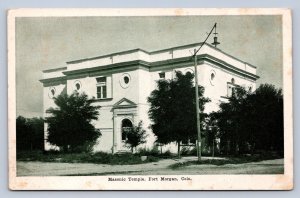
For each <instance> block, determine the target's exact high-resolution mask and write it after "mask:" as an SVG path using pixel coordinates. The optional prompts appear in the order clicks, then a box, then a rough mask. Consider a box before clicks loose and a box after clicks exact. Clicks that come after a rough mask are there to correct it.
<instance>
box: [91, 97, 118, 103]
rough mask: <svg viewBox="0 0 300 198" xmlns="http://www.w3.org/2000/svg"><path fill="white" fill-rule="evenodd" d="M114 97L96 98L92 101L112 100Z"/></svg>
mask: <svg viewBox="0 0 300 198" xmlns="http://www.w3.org/2000/svg"><path fill="white" fill-rule="evenodd" d="M112 99H113V98H95V99H93V100H92V101H93V102H98V101H110V100H112Z"/></svg>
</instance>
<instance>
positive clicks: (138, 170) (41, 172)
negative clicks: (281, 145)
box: [17, 157, 283, 176]
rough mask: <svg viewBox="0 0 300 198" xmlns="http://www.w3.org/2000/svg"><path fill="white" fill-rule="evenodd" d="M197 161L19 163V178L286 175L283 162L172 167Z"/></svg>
mask: <svg viewBox="0 0 300 198" xmlns="http://www.w3.org/2000/svg"><path fill="white" fill-rule="evenodd" d="M191 160H196V158H195V157H184V158H182V159H180V160H176V159H164V160H160V161H159V162H153V163H147V164H137V165H107V164H90V163H53V162H17V175H18V176H62V175H112V174H114V175H124V174H130V175H150V174H153V175H157V174H166V175H168V174H279V173H283V159H277V160H265V161H261V162H252V163H245V164H226V165H222V166H216V165H210V164H204V165H191V166H187V167H182V168H179V169H176V170H173V169H170V168H168V166H170V165H171V164H175V163H178V162H186V161H191Z"/></svg>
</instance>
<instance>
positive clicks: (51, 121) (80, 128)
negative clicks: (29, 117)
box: [46, 92, 101, 152]
mask: <svg viewBox="0 0 300 198" xmlns="http://www.w3.org/2000/svg"><path fill="white" fill-rule="evenodd" d="M54 103H55V104H56V106H57V107H56V108H50V109H48V110H47V113H49V114H50V116H49V117H47V118H46V122H47V123H48V137H47V141H48V142H49V143H50V144H53V145H56V146H58V147H60V149H62V150H63V151H73V152H76V151H89V150H91V149H92V147H93V146H94V145H95V143H96V141H97V139H98V138H99V137H100V136H101V132H100V131H99V130H98V129H96V128H95V127H94V126H93V125H92V123H91V122H92V121H93V120H97V119H98V115H99V112H98V109H100V106H93V105H92V100H91V99H88V96H87V95H86V94H85V93H82V94H79V93H77V92H74V93H73V94H71V95H67V94H65V93H63V94H61V95H59V96H58V97H57V98H54Z"/></svg>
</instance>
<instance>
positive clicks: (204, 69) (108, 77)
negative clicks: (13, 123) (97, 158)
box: [41, 43, 258, 153]
mask: <svg viewBox="0 0 300 198" xmlns="http://www.w3.org/2000/svg"><path fill="white" fill-rule="evenodd" d="M200 45H201V43H195V44H190V45H184V46H178V47H173V48H169V49H163V50H159V51H153V52H147V51H145V50H142V49H134V50H129V51H123V52H118V53H113V54H108V55H103V56H99V57H93V58H86V59H80V60H74V61H69V62H67V63H66V66H65V67H61V68H57V69H50V70H45V71H43V79H42V80H41V82H42V83H43V87H44V96H43V99H44V117H47V113H46V110H47V109H49V108H50V107H55V104H54V102H53V97H55V96H57V95H59V94H60V93H63V92H64V93H68V94H71V93H72V92H74V91H78V92H85V93H86V94H87V95H88V96H89V97H94V104H95V105H99V106H101V109H100V115H99V119H98V121H95V123H94V124H95V127H96V128H98V129H100V130H101V133H102V136H101V137H100V138H99V141H98V143H97V145H96V146H95V148H94V150H95V151H105V152H113V153H116V152H122V151H126V150H128V148H127V147H126V146H125V140H126V133H124V131H126V128H128V127H131V126H133V125H137V124H138V122H139V121H143V126H144V128H145V129H146V130H147V133H148V137H147V143H145V144H144V145H142V147H147V148H151V147H152V146H153V144H154V142H155V136H154V134H153V133H152V132H151V131H150V129H148V126H149V125H150V120H149V118H148V109H149V104H148V103H147V97H148V96H149V95H150V93H151V92H152V91H153V90H154V89H155V88H156V81H157V80H159V79H171V78H173V77H174V76H175V71H181V72H183V73H187V72H191V73H194V61H193V58H192V52H194V49H198V48H199V47H200ZM197 59H198V62H197V70H198V76H197V78H198V82H199V85H202V86H204V88H205V96H206V97H209V98H210V99H211V102H209V103H207V104H206V106H205V111H206V112H207V113H209V112H211V111H216V110H218V106H219V104H220V102H226V100H227V98H228V97H229V96H231V94H232V92H233V90H234V87H235V86H237V85H239V86H244V87H245V88H246V89H249V90H255V88H256V80H257V79H258V76H257V75H256V67H255V66H253V65H251V64H249V63H246V62H244V61H241V60H239V59H237V58H235V57H233V56H231V55H229V54H227V53H225V52H223V51H221V50H219V49H217V48H215V47H213V46H211V45H209V44H204V45H203V47H202V48H201V50H200V51H199V52H198V55H197ZM45 139H47V125H45ZM51 148H54V147H53V146H52V145H49V143H47V142H46V141H45V149H46V150H49V149H51ZM164 149H165V150H171V151H172V150H175V149H176V147H175V145H172V144H170V145H166V146H164Z"/></svg>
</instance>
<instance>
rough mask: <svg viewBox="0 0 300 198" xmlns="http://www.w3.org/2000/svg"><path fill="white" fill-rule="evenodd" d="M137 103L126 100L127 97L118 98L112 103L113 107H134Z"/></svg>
mask: <svg viewBox="0 0 300 198" xmlns="http://www.w3.org/2000/svg"><path fill="white" fill-rule="evenodd" d="M136 106H137V104H136V103H134V102H132V101H131V100H128V99H127V98H122V99H121V100H119V101H118V102H116V103H115V104H114V105H113V108H114V109H117V108H129V107H136Z"/></svg>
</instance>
